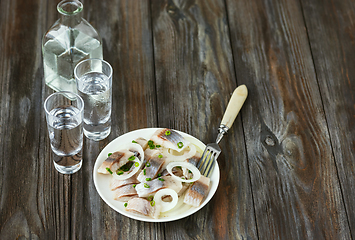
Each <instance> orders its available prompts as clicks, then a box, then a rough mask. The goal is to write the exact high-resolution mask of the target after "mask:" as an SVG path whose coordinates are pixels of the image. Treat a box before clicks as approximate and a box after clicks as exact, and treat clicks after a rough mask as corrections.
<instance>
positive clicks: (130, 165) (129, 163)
mask: <svg viewBox="0 0 355 240" xmlns="http://www.w3.org/2000/svg"><path fill="white" fill-rule="evenodd" d="M132 165H133V162H127V163H126V164H125V165H123V166H122V167H120V170H122V171H124V172H128V171H129V170H130V169H131V167H132Z"/></svg>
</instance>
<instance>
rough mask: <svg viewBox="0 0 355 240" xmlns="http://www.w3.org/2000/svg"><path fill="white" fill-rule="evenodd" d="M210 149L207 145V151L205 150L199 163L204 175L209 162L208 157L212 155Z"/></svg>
mask: <svg viewBox="0 0 355 240" xmlns="http://www.w3.org/2000/svg"><path fill="white" fill-rule="evenodd" d="M210 153H211V151H210V149H209V148H208V147H207V148H206V149H205V151H204V152H203V154H202V156H201V159H200V161H199V163H198V169H199V170H200V172H201V173H202V175H204V171H205V169H206V167H207V165H206V163H208V159H209V157H210Z"/></svg>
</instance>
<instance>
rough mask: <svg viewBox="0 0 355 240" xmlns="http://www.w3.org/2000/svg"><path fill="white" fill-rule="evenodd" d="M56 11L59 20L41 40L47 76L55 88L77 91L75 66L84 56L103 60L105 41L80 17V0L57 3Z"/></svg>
mask: <svg viewBox="0 0 355 240" xmlns="http://www.w3.org/2000/svg"><path fill="white" fill-rule="evenodd" d="M57 10H58V12H59V13H60V19H58V20H57V21H56V22H55V23H54V25H53V26H52V27H51V28H50V29H49V30H48V32H47V33H46V34H45V35H44V37H43V39H42V53H43V68H44V79H45V83H46V84H47V85H48V86H49V87H51V88H52V89H54V90H56V91H63V90H67V91H72V92H77V89H76V83H75V78H74V68H75V66H76V64H77V63H78V62H80V61H82V60H84V59H88V58H100V59H102V58H103V56H102V40H101V38H100V36H99V34H98V33H97V31H96V30H95V29H94V28H93V27H92V26H91V25H90V24H89V23H88V22H87V21H86V20H85V19H83V18H82V17H81V15H82V10H83V4H82V3H81V2H79V1H78V0H64V1H61V2H60V3H58V5H57Z"/></svg>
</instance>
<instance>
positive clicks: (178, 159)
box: [163, 143, 196, 162]
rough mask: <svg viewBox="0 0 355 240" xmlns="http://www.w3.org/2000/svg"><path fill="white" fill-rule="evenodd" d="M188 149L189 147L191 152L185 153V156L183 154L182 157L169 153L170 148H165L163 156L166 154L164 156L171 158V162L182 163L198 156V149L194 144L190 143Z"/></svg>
mask: <svg viewBox="0 0 355 240" xmlns="http://www.w3.org/2000/svg"><path fill="white" fill-rule="evenodd" d="M187 147H189V148H190V150H189V151H186V152H184V154H182V155H174V154H171V153H170V152H169V150H170V149H168V148H164V153H163V154H164V156H166V157H167V158H169V160H170V161H171V162H182V161H184V160H186V159H189V158H191V157H193V156H195V154H196V147H195V145H194V144H192V143H190V144H189V145H188V146H187Z"/></svg>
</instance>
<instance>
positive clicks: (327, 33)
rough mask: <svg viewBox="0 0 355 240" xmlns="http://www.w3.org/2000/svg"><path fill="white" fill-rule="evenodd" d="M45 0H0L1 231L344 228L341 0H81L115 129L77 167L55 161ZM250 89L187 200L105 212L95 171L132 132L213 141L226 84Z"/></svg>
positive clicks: (347, 109)
mask: <svg viewBox="0 0 355 240" xmlns="http://www.w3.org/2000/svg"><path fill="white" fill-rule="evenodd" d="M57 3H58V0H56V1H49V0H31V1H20V0H1V1H0V9H1V13H0V37H1V39H0V99H1V100H0V101H1V103H0V135H1V137H0V194H1V196H0V239H355V124H354V122H355V2H354V1H353V0H341V1H334V0H323V1H322V0H191V1H179V0H150V1H148V0H135V1H132V0H102V1H96V0H85V1H83V4H84V11H83V17H84V18H85V19H86V20H88V21H89V22H90V23H91V24H92V25H93V26H94V27H95V28H96V29H97V30H98V32H99V34H100V35H101V37H102V39H103V53H104V59H105V60H107V61H108V62H109V63H110V64H111V65H112V67H113V69H114V77H113V112H112V125H113V128H112V132H111V134H110V136H109V137H108V138H107V139H105V140H102V141H101V142H94V141H91V140H85V141H84V162H83V167H82V169H81V170H80V171H79V172H78V173H76V174H73V175H61V174H59V173H58V172H57V171H56V170H55V169H54V166H53V163H52V157H51V149H50V146H49V139H48V133H47V128H46V121H45V114H44V110H43V102H44V99H45V98H46V97H47V96H48V95H49V94H50V93H52V90H51V89H49V88H48V87H47V86H46V85H45V84H44V80H43V62H42V52H41V39H42V36H43V35H44V34H45V32H46V31H47V30H48V29H49V27H50V26H51V25H52V24H53V23H54V22H55V20H56V19H57V18H58V17H59V14H58V13H57V11H56V5H57ZM241 84H245V85H246V86H247V87H248V89H249V96H248V99H247V101H246V102H245V104H244V107H243V108H242V111H241V113H240V115H239V116H238V117H237V119H236V121H235V123H234V125H233V127H232V128H231V129H230V132H229V134H228V135H227V136H225V137H224V139H223V140H222V141H221V143H220V146H221V149H222V153H221V155H220V157H219V159H218V163H219V166H220V168H221V179H220V184H219V187H218V190H217V192H216V194H215V196H214V197H213V198H212V200H211V201H210V202H209V203H208V204H207V205H206V206H205V207H204V208H203V209H202V210H200V211H199V212H197V213H195V214H193V215H191V216H189V217H186V218H183V219H181V220H178V221H174V222H169V223H146V222H140V221H136V220H133V219H130V218H127V217H125V216H123V215H121V214H119V213H117V212H115V211H114V210H112V209H111V208H110V207H109V206H108V205H107V204H106V203H105V202H104V201H103V200H102V199H101V198H100V196H99V195H98V193H97V191H96V189H95V186H94V183H93V176H92V169H93V166H94V163H95V160H96V158H97V156H98V154H99V152H100V151H101V150H102V149H103V148H104V147H105V146H106V145H107V144H108V143H109V142H110V141H111V140H113V139H115V138H116V137H118V136H120V135H122V134H124V133H127V132H129V131H132V130H136V129H141V128H147V127H168V128H173V129H177V130H180V131H183V132H186V133H189V134H191V135H193V136H195V137H196V138H198V139H200V140H201V141H203V142H204V143H209V142H213V141H214V140H215V137H216V135H217V128H218V126H219V123H220V121H221V117H222V115H223V112H224V110H225V108H226V105H227V103H228V100H229V98H230V96H231V93H232V92H233V90H234V89H235V88H236V87H237V86H238V85H241Z"/></svg>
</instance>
